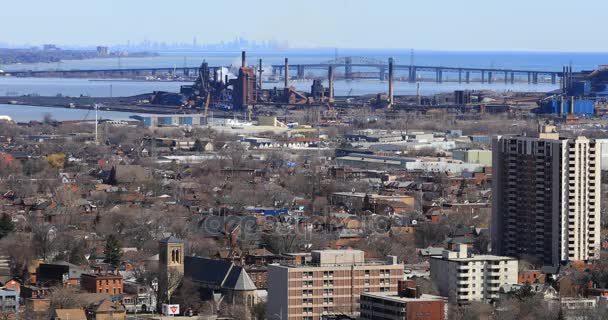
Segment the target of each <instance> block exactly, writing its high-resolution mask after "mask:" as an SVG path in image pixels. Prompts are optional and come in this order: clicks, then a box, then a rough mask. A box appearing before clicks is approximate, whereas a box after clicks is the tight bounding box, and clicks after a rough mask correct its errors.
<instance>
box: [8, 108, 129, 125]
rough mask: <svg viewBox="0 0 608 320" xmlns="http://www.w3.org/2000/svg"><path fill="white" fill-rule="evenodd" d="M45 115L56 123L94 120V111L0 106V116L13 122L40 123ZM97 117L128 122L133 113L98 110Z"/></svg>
mask: <svg viewBox="0 0 608 320" xmlns="http://www.w3.org/2000/svg"><path fill="white" fill-rule="evenodd" d="M47 113H48V114H50V115H51V116H52V118H53V119H55V120H58V121H66V120H95V111H93V110H82V109H68V108H47V107H35V106H15V105H9V104H0V115H7V116H9V117H11V118H12V119H13V121H15V122H29V121H32V120H34V121H42V120H43V119H44V116H45V115H46V114H47ZM98 115H99V118H100V119H112V120H129V117H130V116H132V115H135V113H129V112H117V111H101V110H100V111H99V113H98ZM131 120H132V119H131ZM0 125H1V124H0Z"/></svg>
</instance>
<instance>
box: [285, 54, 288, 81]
mask: <svg viewBox="0 0 608 320" xmlns="http://www.w3.org/2000/svg"><path fill="white" fill-rule="evenodd" d="M285 88H289V59H287V58H285Z"/></svg>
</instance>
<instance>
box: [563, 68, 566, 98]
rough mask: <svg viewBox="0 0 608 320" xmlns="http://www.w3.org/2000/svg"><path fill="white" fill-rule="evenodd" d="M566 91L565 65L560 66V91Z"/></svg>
mask: <svg viewBox="0 0 608 320" xmlns="http://www.w3.org/2000/svg"><path fill="white" fill-rule="evenodd" d="M564 92H566V66H562V93H564Z"/></svg>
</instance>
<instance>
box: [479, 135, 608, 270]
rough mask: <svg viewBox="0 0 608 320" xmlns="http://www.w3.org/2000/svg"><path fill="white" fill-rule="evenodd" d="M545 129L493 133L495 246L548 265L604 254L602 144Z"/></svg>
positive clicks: (503, 252) (504, 252) (496, 249)
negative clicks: (529, 132)
mask: <svg viewBox="0 0 608 320" xmlns="http://www.w3.org/2000/svg"><path fill="white" fill-rule="evenodd" d="M540 131H541V132H540V136H539V137H538V138H533V137H525V136H503V137H496V138H494V139H493V142H492V150H493V155H492V159H493V165H492V166H493V187H492V190H493V192H492V194H493V204H492V230H491V235H492V252H493V253H495V254H499V255H507V256H515V257H525V256H528V257H534V258H536V259H538V261H539V262H541V263H542V264H543V265H549V266H557V265H559V264H560V262H565V261H586V260H595V259H599V249H600V196H601V193H600V187H601V183H600V177H601V172H600V170H601V168H600V155H601V150H600V149H601V148H600V144H599V143H596V141H595V140H593V139H587V138H586V137H582V136H581V137H577V138H572V139H565V138H560V137H559V134H558V133H557V132H556V130H555V127H554V126H543V127H542V128H541V130H540Z"/></svg>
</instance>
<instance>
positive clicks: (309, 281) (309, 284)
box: [302, 280, 312, 287]
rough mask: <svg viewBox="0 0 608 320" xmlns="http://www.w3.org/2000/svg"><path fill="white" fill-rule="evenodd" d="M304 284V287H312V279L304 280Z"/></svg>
mask: <svg viewBox="0 0 608 320" xmlns="http://www.w3.org/2000/svg"><path fill="white" fill-rule="evenodd" d="M302 286H304V287H312V280H306V281H303V282H302Z"/></svg>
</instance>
